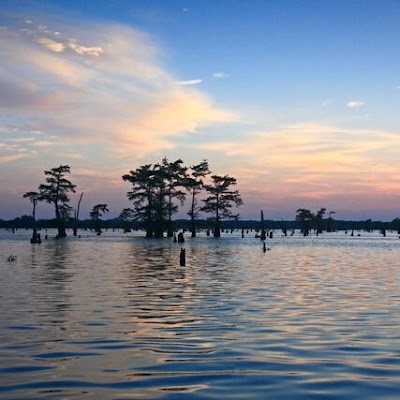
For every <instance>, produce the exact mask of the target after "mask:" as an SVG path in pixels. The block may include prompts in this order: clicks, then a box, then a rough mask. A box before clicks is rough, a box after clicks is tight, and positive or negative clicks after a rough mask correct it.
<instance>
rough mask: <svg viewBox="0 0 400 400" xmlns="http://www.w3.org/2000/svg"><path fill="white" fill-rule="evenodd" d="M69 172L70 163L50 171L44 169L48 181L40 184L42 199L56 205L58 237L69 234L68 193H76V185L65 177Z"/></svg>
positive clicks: (69, 208)
mask: <svg viewBox="0 0 400 400" xmlns="http://www.w3.org/2000/svg"><path fill="white" fill-rule="evenodd" d="M69 173H70V167H69V166H68V165H60V166H59V167H57V168H52V169H51V170H50V171H44V174H45V175H46V183H42V184H41V185H40V186H39V194H40V196H39V198H40V200H43V201H46V202H47V203H52V204H53V205H54V208H55V214H56V223H57V230H58V234H57V238H63V237H66V236H67V234H66V232H65V221H66V220H67V219H68V216H69V212H70V210H71V207H70V206H69V205H68V204H67V203H68V202H69V200H70V199H69V197H68V193H69V192H73V193H75V187H76V185H73V184H72V183H71V182H70V181H69V180H68V179H66V178H65V175H66V174H69Z"/></svg>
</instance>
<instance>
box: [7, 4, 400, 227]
mask: <svg viewBox="0 0 400 400" xmlns="http://www.w3.org/2000/svg"><path fill="white" fill-rule="evenodd" d="M399 21H400V2H398V1H397V0H393V1H391V0H381V1H377V0H376V1H372V0H364V1H362V0H358V1H356V0H326V1H320V0H307V1H292V0H270V1H265V0H252V1H247V0H235V1H233V0H232V1H230V0H213V1H211V0H201V1H194V0H190V1H185V0H182V1H178V0H129V1H128V0H114V1H110V0H109V1H106V0H92V1H91V0H85V1H84V0H79V1H78V0H77V1H73V0H68V1H67V0H65V1H63V0H51V1H50V0H41V1H39V0H1V8H0V171H1V172H0V218H1V219H10V218H14V217H17V216H20V215H23V214H29V213H31V205H30V204H29V202H28V201H27V199H24V198H22V195H23V193H25V192H27V191H32V190H37V187H38V185H39V184H40V183H43V182H44V179H45V177H44V173H43V172H44V170H49V169H51V168H53V167H57V166H59V165H69V166H70V167H71V174H70V176H69V179H70V180H71V181H72V182H73V183H74V184H76V185H77V193H76V194H75V195H72V196H71V203H70V205H72V206H76V204H77V201H78V198H79V194H80V193H81V192H84V193H85V194H84V197H83V201H82V207H81V218H87V217H88V213H89V211H90V210H91V208H92V207H93V206H94V205H95V204H98V203H107V204H108V208H109V209H110V214H109V217H114V216H118V215H119V213H120V211H121V210H122V209H123V208H125V207H128V206H129V201H128V200H127V198H126V192H127V191H128V190H130V187H129V184H128V183H127V182H124V181H122V179H121V176H122V175H123V174H126V173H128V172H129V171H130V170H134V169H136V168H138V167H139V166H141V165H144V164H149V163H156V162H159V161H160V160H161V159H162V158H163V157H167V158H168V159H169V160H171V161H173V160H176V159H178V158H181V159H182V160H183V161H184V163H185V165H187V166H190V165H194V164H197V163H199V162H200V161H201V160H203V159H207V160H208V161H209V164H210V169H211V170H212V172H213V173H214V174H218V175H225V174H228V175H230V176H234V177H235V178H237V182H238V185H237V189H238V190H239V191H240V193H241V195H242V198H243V201H244V205H243V206H242V207H241V208H240V210H239V211H240V215H241V218H243V219H258V218H259V213H260V210H261V209H263V210H264V214H265V216H266V218H268V219H277V220H279V219H294V218H295V215H296V210H297V209H299V208H307V209H310V210H311V211H313V212H316V211H317V210H319V209H320V208H322V207H324V208H326V209H327V211H335V213H336V214H335V218H337V219H357V220H358V219H367V218H372V219H380V220H388V221H390V220H392V219H394V218H396V217H398V216H400V165H399V162H400V126H399V118H398V112H399V109H400V107H399V106H400V52H399V46H398V43H399V39H400V25H399ZM186 211H187V210H184V209H183V210H182V211H181V214H180V215H179V216H185V213H186ZM52 213H53V211H52V209H51V208H50V207H49V206H48V205H44V204H43V205H42V204H40V205H39V207H38V209H37V217H38V218H48V217H52V215H53V214H52Z"/></svg>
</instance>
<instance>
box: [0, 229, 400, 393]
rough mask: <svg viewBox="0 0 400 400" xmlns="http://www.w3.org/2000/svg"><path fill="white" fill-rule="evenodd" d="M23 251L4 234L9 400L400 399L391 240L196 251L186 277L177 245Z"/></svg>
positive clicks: (110, 237) (2, 352) (131, 238)
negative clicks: (10, 259)
mask: <svg viewBox="0 0 400 400" xmlns="http://www.w3.org/2000/svg"><path fill="white" fill-rule="evenodd" d="M50 235H52V233H50ZM42 236H44V234H43V233H42ZM29 237H30V232H25V231H22V232H21V231H18V232H16V234H15V235H12V234H11V233H9V232H5V231H1V232H0V315H1V318H0V398H2V399H3V398H4V399H74V398H78V399H150V398H151V399H234V398H235V399H244V398H246V399H266V398H271V399H338V398H340V399H363V400H365V399H378V398H379V399H398V398H399V396H400V345H399V344H400V290H399V289H400V272H399V271H400V268H399V266H400V261H399V260H400V240H399V239H398V236H397V235H395V234H394V233H392V234H389V235H388V237H386V238H383V237H380V236H379V235H378V234H377V233H371V234H366V233H362V236H361V237H357V236H355V237H349V236H348V235H344V233H335V234H324V235H322V236H319V237H308V238H303V237H300V236H295V237H278V234H277V233H276V234H275V237H274V238H273V239H269V240H267V244H268V246H269V247H270V248H271V250H270V251H267V252H266V253H263V251H262V245H261V242H260V241H259V240H257V239H255V238H254V237H253V235H252V234H250V233H249V234H248V235H247V237H246V238H245V239H242V238H241V237H240V234H239V233H234V234H233V235H230V234H226V235H225V236H224V237H222V238H221V239H220V240H215V239H213V238H207V237H206V236H201V237H198V238H196V239H194V240H192V239H190V238H187V239H186V243H185V245H184V246H185V248H186V257H187V263H186V266H185V267H180V266H179V252H180V246H179V245H177V244H174V243H172V241H171V240H168V239H161V240H146V239H144V238H142V237H139V236H135V234H128V235H123V234H122V233H120V232H107V233H104V235H103V236H101V237H95V236H93V234H91V233H84V234H83V236H82V238H80V239H77V238H73V237H68V238H67V239H66V240H54V239H49V240H47V241H44V242H43V243H42V244H41V245H31V244H30V243H29ZM10 254H15V255H17V260H16V261H15V262H7V260H6V259H7V257H8V256H9V255H10Z"/></svg>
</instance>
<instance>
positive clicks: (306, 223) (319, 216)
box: [296, 208, 335, 236]
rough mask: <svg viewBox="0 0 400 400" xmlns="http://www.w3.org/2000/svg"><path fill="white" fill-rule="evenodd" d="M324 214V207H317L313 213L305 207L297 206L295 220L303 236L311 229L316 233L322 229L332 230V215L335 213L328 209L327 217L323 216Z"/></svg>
mask: <svg viewBox="0 0 400 400" xmlns="http://www.w3.org/2000/svg"><path fill="white" fill-rule="evenodd" d="M325 214H326V208H321V209H319V210H318V211H317V212H316V213H315V214H314V213H313V212H311V211H310V210H308V209H306V208H299V209H298V210H297V211H296V222H297V223H298V224H299V227H300V230H301V233H302V234H303V235H304V236H308V235H309V233H310V231H311V229H315V231H316V233H317V235H318V234H320V233H322V232H323V231H324V230H326V231H327V232H332V231H334V230H335V228H334V220H333V218H332V215H333V214H335V211H330V212H329V213H328V218H324V216H325Z"/></svg>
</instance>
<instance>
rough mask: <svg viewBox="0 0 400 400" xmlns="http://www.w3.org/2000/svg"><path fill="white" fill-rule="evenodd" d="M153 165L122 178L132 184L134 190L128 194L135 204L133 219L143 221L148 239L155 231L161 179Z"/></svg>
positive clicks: (143, 167) (144, 166)
mask: <svg viewBox="0 0 400 400" xmlns="http://www.w3.org/2000/svg"><path fill="white" fill-rule="evenodd" d="M156 175H157V174H155V171H154V167H153V166H152V165H151V164H147V165H143V166H141V167H139V168H137V169H136V170H135V171H133V170H132V171H130V172H129V174H125V175H123V176H122V179H123V180H124V181H128V182H130V183H131V184H132V190H131V191H129V192H128V193H127V196H128V199H129V200H130V201H132V203H133V218H134V219H135V220H138V221H141V222H142V223H143V225H144V229H145V231H146V237H149V238H150V237H153V235H154V229H155V226H154V225H155V207H154V204H155V203H156V198H155V197H156V187H157V183H159V179H158V178H157V176H156Z"/></svg>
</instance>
